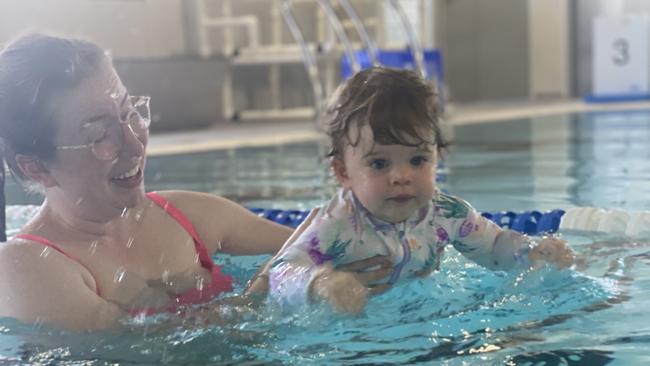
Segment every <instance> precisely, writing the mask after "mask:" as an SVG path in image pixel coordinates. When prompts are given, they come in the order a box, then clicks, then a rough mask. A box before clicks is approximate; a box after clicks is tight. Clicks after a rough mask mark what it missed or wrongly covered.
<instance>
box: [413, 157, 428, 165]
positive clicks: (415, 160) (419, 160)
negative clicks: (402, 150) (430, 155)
mask: <svg viewBox="0 0 650 366" xmlns="http://www.w3.org/2000/svg"><path fill="white" fill-rule="evenodd" d="M427 161H429V159H427V157H426V156H414V157H412V158H411V165H413V166H421V165H424V164H426V162H427Z"/></svg>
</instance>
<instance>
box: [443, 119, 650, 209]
mask: <svg viewBox="0 0 650 366" xmlns="http://www.w3.org/2000/svg"><path fill="white" fill-rule="evenodd" d="M454 134H455V140H456V146H455V148H454V149H453V152H452V154H451V155H450V156H449V159H448V160H447V163H448V166H449V169H450V175H449V180H448V188H449V190H450V191H451V192H453V193H456V194H458V195H460V196H462V197H464V198H465V199H467V200H468V201H469V202H471V203H473V204H474V205H475V206H476V207H477V208H479V209H481V210H486V211H491V210H503V209H512V210H531V209H543V210H544V209H553V208H568V207H573V206H596V207H601V208H607V209H614V208H622V209H628V210H647V209H650V185H648V184H645V182H647V181H648V180H650V144H648V141H650V112H647V111H635V112H628V113H620V112H617V113H591V114H579V115H570V116H553V117H543V118H537V119H531V120H513V121H504V122H498V123H491V124H484V125H467V126H460V127H457V128H455V130H454Z"/></svg>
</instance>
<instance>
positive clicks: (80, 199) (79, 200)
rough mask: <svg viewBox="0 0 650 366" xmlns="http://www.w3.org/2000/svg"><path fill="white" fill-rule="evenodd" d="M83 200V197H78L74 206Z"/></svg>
mask: <svg viewBox="0 0 650 366" xmlns="http://www.w3.org/2000/svg"><path fill="white" fill-rule="evenodd" d="M83 200H84V198H83V197H81V198H79V199H78V200H77V201H76V202H75V203H74V204H75V206H79V205H80V204H81V202H83Z"/></svg>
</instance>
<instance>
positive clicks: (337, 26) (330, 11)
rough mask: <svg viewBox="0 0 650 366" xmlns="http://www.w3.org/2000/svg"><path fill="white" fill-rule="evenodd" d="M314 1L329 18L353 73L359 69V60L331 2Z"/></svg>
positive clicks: (323, 0)
mask: <svg viewBox="0 0 650 366" xmlns="http://www.w3.org/2000/svg"><path fill="white" fill-rule="evenodd" d="M316 2H318V5H320V7H321V8H322V9H323V13H325V16H326V17H327V20H329V22H330V25H331V26H332V29H333V30H334V33H336V36H337V38H338V39H339V41H340V42H341V44H342V45H343V51H344V52H345V56H346V57H347V58H348V60H349V61H350V66H351V67H352V71H353V72H354V73H357V72H359V71H361V65H360V64H359V60H357V57H356V55H355V53H354V47H352V42H350V38H349V37H348V35H347V34H346V33H345V28H344V27H343V24H341V20H340V19H339V17H338V16H337V15H336V12H335V11H334V8H332V4H331V3H330V2H329V1H328V0H316Z"/></svg>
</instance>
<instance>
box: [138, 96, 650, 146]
mask: <svg viewBox="0 0 650 366" xmlns="http://www.w3.org/2000/svg"><path fill="white" fill-rule="evenodd" d="M638 109H650V102H638V103H615V104H586V103H584V102H582V101H562V102H544V103H541V102H540V103H523V102H519V103H489V104H487V103H486V104H471V105H450V106H449V108H448V110H447V117H445V120H446V121H447V122H448V123H451V124H453V125H457V124H468V123H482V122H488V121H493V120H502V119H511V118H525V117H535V116H546V115H552V114H565V113H571V112H585V111H602V110H638ZM322 137H323V134H322V133H321V132H319V131H318V130H317V129H316V126H315V124H314V122H313V121H293V122H275V121H273V122H272V121H260V122H238V123H226V122H224V123H219V124H216V125H215V126H214V127H211V128H209V129H203V130H195V131H187V132H169V133H158V134H154V135H152V137H151V139H150V143H149V147H148V153H149V155H165V154H179V153H188V152H198V151H206V150H215V149H225V148H232V147H240V146H260V145H269V144H284V143H291V142H301V141H311V140H314V139H318V138H322Z"/></svg>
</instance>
